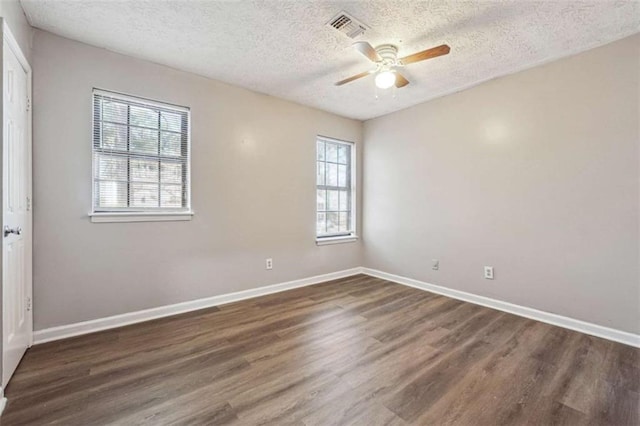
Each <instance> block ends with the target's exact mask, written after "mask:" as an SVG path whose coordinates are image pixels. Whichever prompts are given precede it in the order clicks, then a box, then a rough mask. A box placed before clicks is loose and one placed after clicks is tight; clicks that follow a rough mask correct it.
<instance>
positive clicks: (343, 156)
mask: <svg viewBox="0 0 640 426" xmlns="http://www.w3.org/2000/svg"><path fill="white" fill-rule="evenodd" d="M348 150H349V147H348V146H346V145H340V146H339V147H338V163H340V164H347V162H348V161H347V160H348V158H349V156H348V152H347V151H348Z"/></svg>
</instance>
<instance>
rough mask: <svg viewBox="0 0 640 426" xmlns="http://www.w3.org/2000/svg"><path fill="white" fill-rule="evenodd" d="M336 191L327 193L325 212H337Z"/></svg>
mask: <svg viewBox="0 0 640 426" xmlns="http://www.w3.org/2000/svg"><path fill="white" fill-rule="evenodd" d="M338 202H339V201H338V191H327V204H328V205H327V210H331V211H338V210H339V205H338Z"/></svg>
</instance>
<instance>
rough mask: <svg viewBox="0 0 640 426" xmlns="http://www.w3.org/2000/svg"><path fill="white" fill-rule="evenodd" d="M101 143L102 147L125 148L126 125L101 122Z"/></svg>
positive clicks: (123, 149)
mask: <svg viewBox="0 0 640 426" xmlns="http://www.w3.org/2000/svg"><path fill="white" fill-rule="evenodd" d="M101 126H102V141H101V142H102V143H101V144H100V146H101V147H102V148H103V149H117V150H121V151H126V150H127V126H121V125H119V124H111V123H102V124H101Z"/></svg>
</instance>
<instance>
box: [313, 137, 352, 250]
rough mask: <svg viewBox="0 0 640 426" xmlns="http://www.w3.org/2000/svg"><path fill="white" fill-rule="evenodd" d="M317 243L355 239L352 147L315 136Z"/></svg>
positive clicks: (345, 143)
mask: <svg viewBox="0 0 640 426" xmlns="http://www.w3.org/2000/svg"><path fill="white" fill-rule="evenodd" d="M316 158H317V161H316V163H317V173H316V199H317V202H316V205H317V207H316V236H317V241H318V242H319V243H320V242H322V241H325V242H326V241H332V240H334V241H335V240H344V239H349V238H351V239H355V215H354V213H355V208H354V201H353V194H354V188H355V185H354V162H355V161H354V158H355V148H354V144H353V143H350V142H342V141H338V140H335V139H329V138H325V137H318V139H317V157H316Z"/></svg>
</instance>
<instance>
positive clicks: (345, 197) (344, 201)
mask: <svg viewBox="0 0 640 426" xmlns="http://www.w3.org/2000/svg"><path fill="white" fill-rule="evenodd" d="M338 210H349V193H348V192H347V191H340V208H339V209H338Z"/></svg>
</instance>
